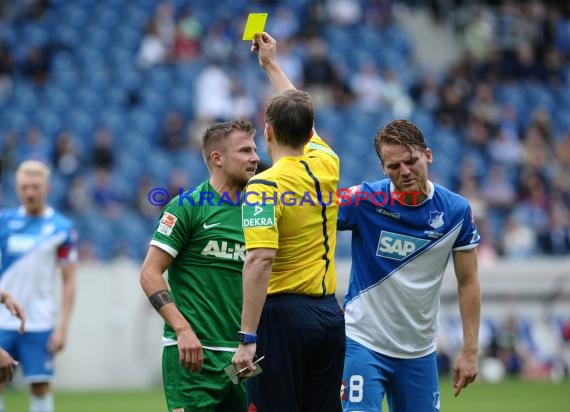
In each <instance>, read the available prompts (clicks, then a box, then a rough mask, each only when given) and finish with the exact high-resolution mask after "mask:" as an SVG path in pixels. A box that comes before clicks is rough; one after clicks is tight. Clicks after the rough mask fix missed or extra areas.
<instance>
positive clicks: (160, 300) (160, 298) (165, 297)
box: [148, 289, 172, 312]
mask: <svg viewBox="0 0 570 412" xmlns="http://www.w3.org/2000/svg"><path fill="white" fill-rule="evenodd" d="M148 300H150V303H151V304H152V306H153V307H154V308H155V309H156V311H157V312H158V311H160V308H161V307H163V306H164V305H166V304H167V303H171V302H172V297H171V296H170V292H169V291H168V290H166V289H164V290H159V291H158V292H154V293H153V294H152V295H150V296H149V297H148Z"/></svg>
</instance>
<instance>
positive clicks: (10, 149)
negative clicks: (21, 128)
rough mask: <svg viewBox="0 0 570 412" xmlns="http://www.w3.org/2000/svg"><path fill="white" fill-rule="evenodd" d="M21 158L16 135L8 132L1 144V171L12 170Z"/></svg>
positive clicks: (14, 169)
mask: <svg viewBox="0 0 570 412" xmlns="http://www.w3.org/2000/svg"><path fill="white" fill-rule="evenodd" d="M20 161H21V159H20V156H19V153H18V135H17V134H16V132H13V131H11V132H8V133H6V135H5V138H4V142H3V144H2V170H3V173H7V172H14V171H16V167H17V166H18V164H19V163H20Z"/></svg>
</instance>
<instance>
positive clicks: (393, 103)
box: [382, 69, 414, 118]
mask: <svg viewBox="0 0 570 412" xmlns="http://www.w3.org/2000/svg"><path fill="white" fill-rule="evenodd" d="M382 81H383V83H384V87H383V90H382V97H383V100H384V102H385V103H386V105H387V106H388V107H390V109H392V115H393V116H394V117H395V118H407V117H409V116H410V115H411V114H412V110H413V109H414V104H413V102H412V99H411V98H410V96H408V94H407V92H406V91H405V90H404V87H403V85H402V82H401V81H400V80H399V79H398V75H397V73H396V72H395V71H394V70H392V69H386V70H384V73H383V76H382Z"/></svg>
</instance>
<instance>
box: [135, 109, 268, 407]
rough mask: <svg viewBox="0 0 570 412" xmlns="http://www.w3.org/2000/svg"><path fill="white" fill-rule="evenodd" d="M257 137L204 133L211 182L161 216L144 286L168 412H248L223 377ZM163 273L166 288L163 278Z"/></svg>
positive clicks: (244, 130)
mask: <svg viewBox="0 0 570 412" xmlns="http://www.w3.org/2000/svg"><path fill="white" fill-rule="evenodd" d="M254 133H255V130H254V129H253V127H252V125H251V124H250V123H249V122H247V121H243V120H238V121H234V122H226V123H218V124H216V125H214V126H212V127H210V128H209V129H208V130H206V132H205V133H204V136H203V139H202V153H203V155H204V159H205V161H206V165H207V166H208V169H209V171H210V178H209V180H208V181H205V182H203V183H201V184H200V185H199V186H198V187H196V188H195V189H194V190H192V191H186V192H184V193H182V194H181V195H180V196H178V197H176V198H175V199H173V200H172V201H171V202H170V203H169V204H168V205H167V206H166V207H165V208H164V210H163V212H162V215H161V217H160V220H159V222H158V225H157V227H156V230H155V232H154V234H153V236H152V240H151V242H150V247H149V250H148V253H147V256H146V259H145V261H144V263H143V265H142V269H141V279H140V281H141V285H142V288H143V290H144V291H145V293H146V294H147V296H148V297H149V299H150V301H151V303H152V305H153V306H154V307H155V309H156V310H157V311H158V312H159V313H160V315H161V316H162V317H163V318H164V320H165V326H164V335H163V343H164V349H163V357H162V369H163V380H164V390H165V396H166V403H167V406H168V411H169V412H172V411H174V412H182V411H186V412H188V411H194V410H200V411H204V412H209V411H211V412H214V411H236V412H237V411H240V412H243V411H245V392H244V388H243V386H242V385H233V384H232V383H231V381H230V380H229V379H228V377H227V375H226V374H225V372H224V367H226V366H228V365H229V364H231V359H232V356H233V353H234V352H235V350H236V347H237V341H236V332H237V331H238V330H239V326H240V317H241V306H242V278H241V271H242V267H243V261H244V259H245V246H244V237H243V231H242V228H241V208H240V206H239V203H240V193H241V192H242V191H243V189H244V188H245V185H246V183H247V182H248V180H249V179H250V178H251V177H252V176H253V175H254V174H255V170H256V168H257V164H258V162H259V157H258V156H257V153H256V146H255V142H254V140H253V135H254ZM167 269H168V283H169V286H170V290H169V289H168V287H167V284H166V281H165V280H164V278H163V277H162V274H163V273H164V272H165V271H166V270H167Z"/></svg>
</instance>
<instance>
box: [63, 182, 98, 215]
mask: <svg viewBox="0 0 570 412" xmlns="http://www.w3.org/2000/svg"><path fill="white" fill-rule="evenodd" d="M92 207H93V197H92V194H91V189H90V188H89V187H88V185H87V182H86V181H85V177H83V176H82V175H80V176H76V177H74V178H72V179H71V182H70V183H69V188H68V190H67V192H66V199H65V208H66V210H68V211H70V212H71V213H73V215H74V216H82V215H85V214H87V213H88V212H89V211H90V210H92Z"/></svg>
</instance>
